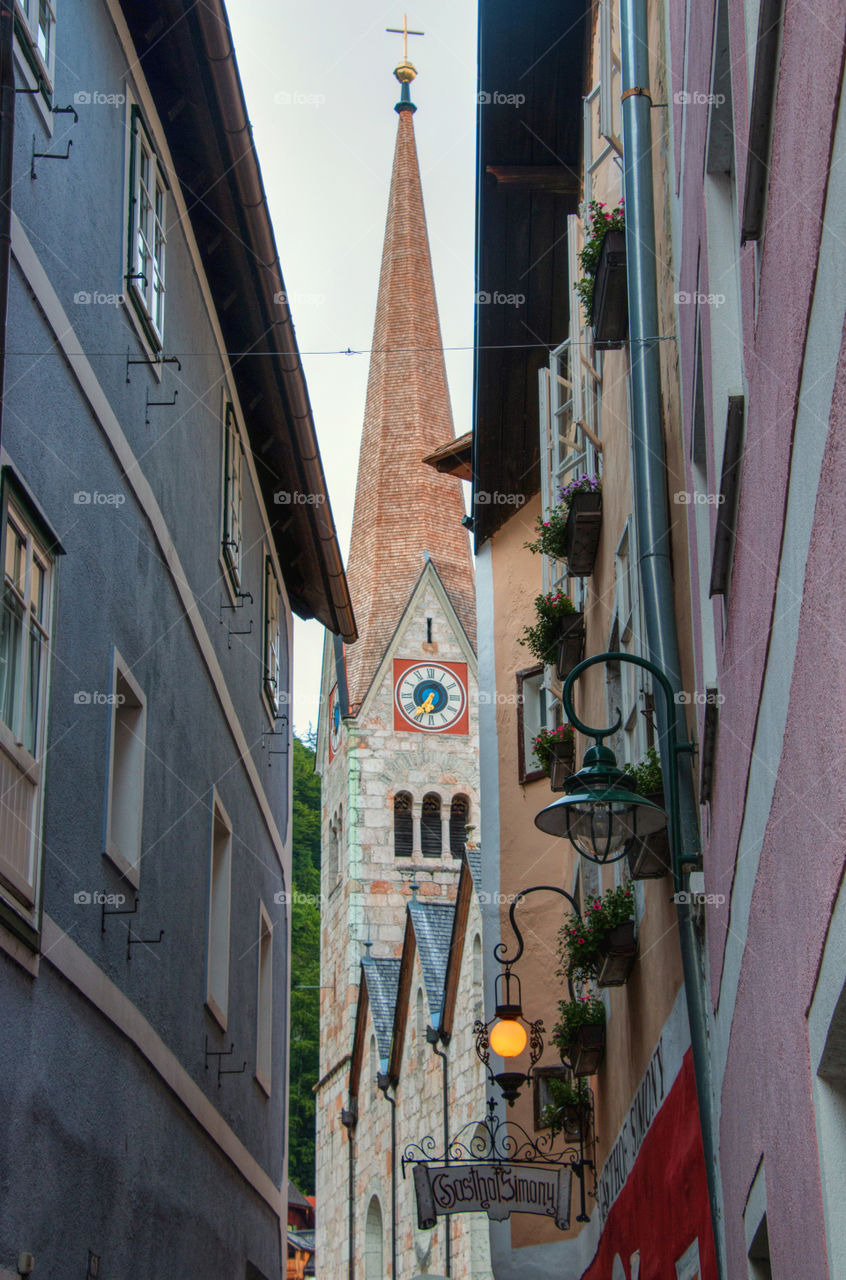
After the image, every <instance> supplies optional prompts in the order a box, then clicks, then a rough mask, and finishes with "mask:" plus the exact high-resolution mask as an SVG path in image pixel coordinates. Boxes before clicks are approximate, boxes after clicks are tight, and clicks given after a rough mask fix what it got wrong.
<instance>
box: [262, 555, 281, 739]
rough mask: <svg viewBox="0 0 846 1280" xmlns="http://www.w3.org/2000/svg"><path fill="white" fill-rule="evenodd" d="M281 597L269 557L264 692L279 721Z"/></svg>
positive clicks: (265, 615) (265, 593) (266, 563)
mask: <svg viewBox="0 0 846 1280" xmlns="http://www.w3.org/2000/svg"><path fill="white" fill-rule="evenodd" d="M281 612H282V610H281V596H280V591H279V582H278V580H277V577H276V571H275V570H274V568H273V561H272V560H271V558H270V556H269V555H266V556H265V557H264V656H263V666H264V692H265V696H266V697H267V701H268V703H269V705H270V707H271V709H272V711H273V715H274V716H275V717H276V718H277V719H278V717H279V708H280V707H281V705H282V638H281V631H280V623H281Z"/></svg>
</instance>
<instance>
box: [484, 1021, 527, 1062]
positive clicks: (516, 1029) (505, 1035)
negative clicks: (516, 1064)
mask: <svg viewBox="0 0 846 1280" xmlns="http://www.w3.org/2000/svg"><path fill="white" fill-rule="evenodd" d="M527 1039H528V1036H527V1035H526V1029H525V1027H523V1026H522V1025H521V1024H520V1023H519V1022H514V1021H513V1020H512V1019H511V1018H503V1020H502V1021H501V1022H497V1024H496V1025H495V1026H494V1027H493V1028H492V1029H491V1034H490V1042H491V1048H492V1049H493V1051H494V1053H498V1054H499V1056H500V1057H501V1058H516V1057H517V1056H518V1055H519V1054H521V1053H522V1052H523V1050H524V1049H525V1047H526V1041H527Z"/></svg>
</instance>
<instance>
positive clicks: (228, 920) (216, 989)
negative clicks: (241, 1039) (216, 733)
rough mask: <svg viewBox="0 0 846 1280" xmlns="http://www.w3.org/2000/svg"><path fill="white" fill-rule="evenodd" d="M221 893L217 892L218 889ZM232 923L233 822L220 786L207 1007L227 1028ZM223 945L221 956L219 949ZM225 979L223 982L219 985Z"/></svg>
mask: <svg viewBox="0 0 846 1280" xmlns="http://www.w3.org/2000/svg"><path fill="white" fill-rule="evenodd" d="M220 831H225V832H226V840H225V842H224V848H223V851H222V855H221V857H220V861H221V863H222V866H221V867H220V870H219V873H218V875H219V879H218V878H216V866H215V864H216V861H217V855H218V835H219V832H220ZM216 889H217V890H218V893H217V894H216V893H215V890H216ZM231 926H232V823H231V822H230V820H229V815H228V813H227V812H226V809H225V808H224V807H223V803H222V802H221V799H220V797H219V796H218V794H217V789H216V788H214V789H213V791H212V804H211V833H210V840H209V902H208V928H207V930H206V1008H207V1009H208V1010H209V1012H210V1013H211V1014H212V1016H213V1017H214V1019H215V1021H216V1022H218V1023H219V1024H220V1027H221V1028H222V1030H224V1031H225V1030H226V1023H227V1019H228V1016H229V952H230V933H231ZM218 947H219V948H220V956H219V958H218V960H217V962H216V963H215V957H216V956H218V951H217V948H218ZM220 978H222V981H221V985H220V986H218V985H217V981H218V979H220Z"/></svg>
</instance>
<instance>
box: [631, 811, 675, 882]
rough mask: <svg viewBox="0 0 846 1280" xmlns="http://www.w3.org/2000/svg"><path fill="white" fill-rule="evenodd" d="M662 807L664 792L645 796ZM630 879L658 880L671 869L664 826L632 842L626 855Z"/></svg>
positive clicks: (668, 838)
mask: <svg viewBox="0 0 846 1280" xmlns="http://www.w3.org/2000/svg"><path fill="white" fill-rule="evenodd" d="M645 799H647V800H651V801H652V803H653V804H657V805H660V806H661V808H662V809H663V808H664V792H663V791H652V792H650V793H649V795H647V796H646V797H645ZM626 857H627V859H628V864H629V875H630V876H631V878H632V880H660V879H661V877H662V876H666V875H669V873H670V870H671V859H670V834H669V832H668V830H667V828H666V827H663V828H662V830H661V831H656V832H654V833H653V834H652V835H651V836H644V838H643V839H642V840H635V841H633V842H632V844H631V846H630V848H629V850H628V852H627V855H626Z"/></svg>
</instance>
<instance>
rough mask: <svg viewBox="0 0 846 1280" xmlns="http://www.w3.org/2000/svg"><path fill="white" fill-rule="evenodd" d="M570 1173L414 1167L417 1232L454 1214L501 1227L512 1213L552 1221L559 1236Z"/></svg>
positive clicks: (512, 1167) (565, 1220)
mask: <svg viewBox="0 0 846 1280" xmlns="http://www.w3.org/2000/svg"><path fill="white" fill-rule="evenodd" d="M572 1179H573V1171H572V1169H571V1168H568V1167H558V1168H555V1167H546V1168H543V1167H539V1166H528V1165H525V1164H506V1163H499V1162H497V1163H494V1164H482V1163H475V1162H474V1163H472V1164H449V1165H429V1164H417V1165H415V1168H414V1189H415V1192H416V1195H417V1221H418V1225H419V1227H420V1229H421V1231H427V1230H430V1229H431V1228H432V1227H434V1226H435V1223H436V1222H437V1219H438V1218H439V1217H443V1216H444V1215H446V1214H453V1213H486V1214H487V1215H488V1217H489V1218H490V1219H491V1220H492V1221H494V1222H502V1221H503V1220H504V1219H506V1218H508V1217H509V1215H510V1214H512V1213H537V1214H541V1215H542V1216H543V1217H546V1218H552V1219H553V1221H554V1222H555V1225H556V1226H557V1227H559V1228H560V1230H562V1231H566V1230H567V1228H568V1227H569V1226H570V1192H571V1185H572Z"/></svg>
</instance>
